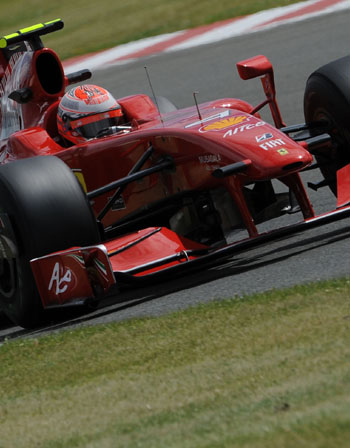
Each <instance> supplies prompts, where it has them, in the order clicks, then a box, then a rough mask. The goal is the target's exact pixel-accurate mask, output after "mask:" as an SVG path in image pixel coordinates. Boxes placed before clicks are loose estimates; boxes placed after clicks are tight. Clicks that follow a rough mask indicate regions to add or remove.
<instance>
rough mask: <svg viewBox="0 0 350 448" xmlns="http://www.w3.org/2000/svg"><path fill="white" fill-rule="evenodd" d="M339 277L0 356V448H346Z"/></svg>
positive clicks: (348, 308) (343, 294)
mask: <svg viewBox="0 0 350 448" xmlns="http://www.w3.org/2000/svg"><path fill="white" fill-rule="evenodd" d="M349 297H350V280H349V279H346V280H334V281H330V282H323V283H320V284H317V285H309V286H300V287H295V288H293V289H290V290H285V291H274V292H269V293H265V294H260V295H255V296H251V297H244V298H243V299H231V300H224V301H221V302H216V303H212V304H208V305H203V306H200V307H197V308H191V309H188V310H185V311H182V312H178V313H175V314H171V315H167V316H163V317H160V318H147V319H138V320H130V321H126V322H122V323H115V324H110V325H106V326H95V327H84V328H81V329H79V330H76V331H66V332H60V333H57V334H53V335H51V336H48V337H43V338H40V339H34V340H33V339H28V340H23V339H22V340H16V341H13V342H6V343H5V344H3V345H2V346H1V347H0V434H1V437H0V447H2V448H3V447H4V448H8V447H9V448H10V447H11V448H12V447H26V448H29V447H36V448H37V447H50V448H58V447H67V448H68V447H69V448H71V447H99V448H100V447H102V448H103V447H133V448H134V447H152V448H153V447H155V448H156V447H159V448H160V447H162V448H163V447H181V448H184V447H185V448H186V447H195V448H197V447H259V448H271V447H279V448H281V447H286V448H288V447H291V448H292V447H293V448H294V447H298V448H299V447H308V448H310V447H331V446H332V447H336V446H339V447H340V446H341V447H342V448H343V447H346V446H350V442H347V441H350V371H349V357H350V303H349Z"/></svg>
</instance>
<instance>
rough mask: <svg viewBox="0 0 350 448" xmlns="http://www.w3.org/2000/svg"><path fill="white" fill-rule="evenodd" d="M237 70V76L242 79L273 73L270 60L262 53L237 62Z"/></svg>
mask: <svg viewBox="0 0 350 448" xmlns="http://www.w3.org/2000/svg"><path fill="white" fill-rule="evenodd" d="M237 70H238V73H239V76H240V77H241V78H242V79H244V80H247V79H252V78H257V77H258V76H264V75H267V74H270V75H272V74H273V68H272V64H271V62H270V61H269V60H268V59H267V57H266V56H263V55H258V56H254V57H253V58H249V59H245V60H244V61H241V62H238V63H237Z"/></svg>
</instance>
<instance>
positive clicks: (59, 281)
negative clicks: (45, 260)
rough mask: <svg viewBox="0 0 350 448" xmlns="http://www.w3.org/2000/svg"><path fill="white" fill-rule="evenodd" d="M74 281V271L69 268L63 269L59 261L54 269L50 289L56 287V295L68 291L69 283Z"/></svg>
mask: <svg viewBox="0 0 350 448" xmlns="http://www.w3.org/2000/svg"><path fill="white" fill-rule="evenodd" d="M71 281H72V271H71V270H70V269H67V270H66V272H64V271H63V267H62V266H61V268H60V264H59V262H58V261H57V262H56V263H55V266H54V268H53V271H52V275H51V280H50V283H49V291H51V290H52V289H54V291H55V293H56V295H58V294H62V293H63V292H65V291H67V289H68V284H69V283H70V282H71Z"/></svg>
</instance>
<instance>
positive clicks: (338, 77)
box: [304, 56, 350, 195]
mask: <svg viewBox="0 0 350 448" xmlns="http://www.w3.org/2000/svg"><path fill="white" fill-rule="evenodd" d="M304 114H305V121H306V122H307V123H313V122H323V123H325V127H322V129H315V134H317V133H320V132H328V133H329V134H330V135H331V137H332V141H333V148H332V149H327V150H326V151H323V152H322V153H321V152H320V153H319V154H317V155H316V156H315V157H316V159H317V162H318V163H319V164H320V169H321V172H322V174H323V176H324V178H325V179H326V180H327V182H328V184H329V187H330V189H331V190H332V192H333V193H334V194H335V195H336V194H337V184H336V172H337V170H338V169H339V168H341V167H343V166H345V165H346V164H347V163H349V162H350V56H346V57H343V58H341V59H337V60H335V61H333V62H330V63H329V64H326V65H324V66H323V67H321V68H319V69H318V70H316V71H315V72H314V73H312V74H311V75H310V77H309V79H308V81H307V84H306V88H305V95H304Z"/></svg>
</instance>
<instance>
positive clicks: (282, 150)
mask: <svg viewBox="0 0 350 448" xmlns="http://www.w3.org/2000/svg"><path fill="white" fill-rule="evenodd" d="M277 152H278V153H279V154H281V156H285V155H286V154H288V151H287V150H286V148H280V149H277Z"/></svg>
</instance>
